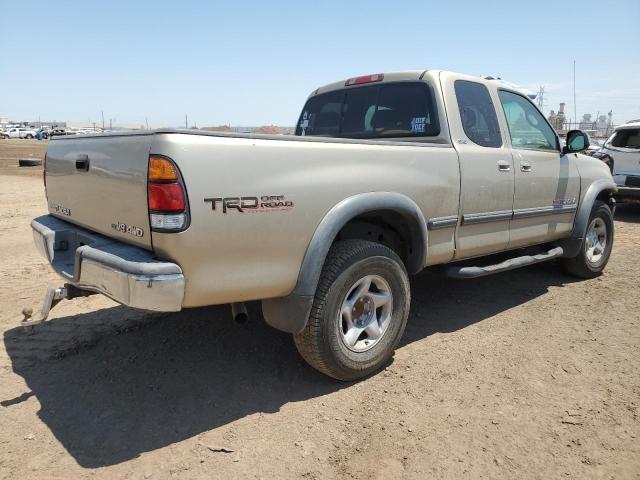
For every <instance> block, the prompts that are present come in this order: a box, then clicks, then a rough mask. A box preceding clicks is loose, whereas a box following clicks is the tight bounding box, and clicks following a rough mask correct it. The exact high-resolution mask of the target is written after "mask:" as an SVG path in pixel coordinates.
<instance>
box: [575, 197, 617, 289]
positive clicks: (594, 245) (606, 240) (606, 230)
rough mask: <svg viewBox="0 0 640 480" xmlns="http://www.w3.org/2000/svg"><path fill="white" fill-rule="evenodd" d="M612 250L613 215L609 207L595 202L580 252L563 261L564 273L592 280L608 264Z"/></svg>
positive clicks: (597, 201) (598, 201)
mask: <svg viewBox="0 0 640 480" xmlns="http://www.w3.org/2000/svg"><path fill="white" fill-rule="evenodd" d="M612 248H613V215H612V213H611V209H610V208H609V206H608V205H607V204H606V203H604V202H602V201H600V200H596V201H595V203H594V204H593V209H592V210H591V215H590V216H589V222H588V223H587V230H586V231H585V234H584V238H583V240H582V245H580V252H579V253H578V255H576V256H575V257H573V258H566V259H564V260H563V267H564V269H565V271H566V272H567V273H569V274H571V275H574V276H576V277H580V278H594V277H597V276H598V275H600V274H601V273H602V271H603V270H604V268H605V267H606V266H607V263H608V262H609V257H610V256H611V249H612Z"/></svg>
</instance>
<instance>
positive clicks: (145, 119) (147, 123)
mask: <svg viewBox="0 0 640 480" xmlns="http://www.w3.org/2000/svg"><path fill="white" fill-rule="evenodd" d="M144 123H145V124H146V125H147V130H149V121H148V120H147V117H144Z"/></svg>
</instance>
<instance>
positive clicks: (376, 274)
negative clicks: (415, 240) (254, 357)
mask: <svg viewBox="0 0 640 480" xmlns="http://www.w3.org/2000/svg"><path fill="white" fill-rule="evenodd" d="M410 296H411V292H410V287H409V279H408V276H407V272H406V270H405V268H404V265H403V264H402V261H401V260H400V258H399V257H398V255H396V253H395V252H394V251H393V250H391V249H390V248H388V247H386V246H384V245H381V244H378V243H374V242H368V241H364V240H346V241H343V242H338V243H336V244H335V245H334V246H333V247H332V248H331V250H330V251H329V254H328V255H327V259H326V261H325V264H324V267H323V269H322V274H321V276H320V281H319V283H318V288H317V291H316V294H315V298H314V302H313V307H312V309H311V315H310V318H309V321H308V322H307V326H306V327H305V329H304V330H303V331H302V332H300V333H298V334H296V335H294V340H295V343H296V347H297V348H298V351H299V352H300V354H301V355H302V357H303V358H304V359H305V360H306V361H307V363H309V364H310V365H311V366H312V367H314V368H316V369H317V370H319V371H320V372H322V373H324V374H326V375H329V376H330V377H333V378H336V379H338V380H355V379H358V378H361V377H364V376H366V375H368V374H370V373H372V372H374V371H376V370H378V369H379V368H380V367H382V366H383V365H384V364H385V362H387V361H388V360H389V358H390V357H391V356H392V355H393V352H394V350H395V347H396V345H397V344H398V342H399V340H400V338H401V337H402V334H403V332H404V328H405V326H406V323H407V318H408V316H409V303H410Z"/></svg>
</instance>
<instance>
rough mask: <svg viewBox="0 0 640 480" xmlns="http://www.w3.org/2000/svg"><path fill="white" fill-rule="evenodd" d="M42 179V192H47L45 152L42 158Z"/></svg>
mask: <svg viewBox="0 0 640 480" xmlns="http://www.w3.org/2000/svg"><path fill="white" fill-rule="evenodd" d="M42 181H43V182H44V193H45V195H46V194H47V154H46V153H45V154H44V159H43V160H42Z"/></svg>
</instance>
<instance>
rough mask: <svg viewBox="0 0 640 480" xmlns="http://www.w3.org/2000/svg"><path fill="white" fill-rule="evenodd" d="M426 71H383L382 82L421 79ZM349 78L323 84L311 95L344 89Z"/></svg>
mask: <svg viewBox="0 0 640 480" xmlns="http://www.w3.org/2000/svg"><path fill="white" fill-rule="evenodd" d="M426 72H427V70H405V71H402V72H384V73H382V75H384V78H383V79H382V82H403V81H411V80H420V77H422V76H423V75H424V74H425V73H426ZM374 75H375V74H374ZM378 75H380V73H378ZM352 78H356V77H352ZM348 80H349V79H347V78H345V79H344V80H339V81H337V82H333V83H329V84H327V85H323V86H322V87H320V88H317V89H316V90H314V91H313V92H312V93H311V95H309V96H310V97H312V96H314V95H318V94H319V93H327V92H331V91H334V90H342V89H343V88H345V87H346V85H345V84H346V82H347V81H348ZM364 85H366V84H361V85H354V87H357V86H364Z"/></svg>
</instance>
